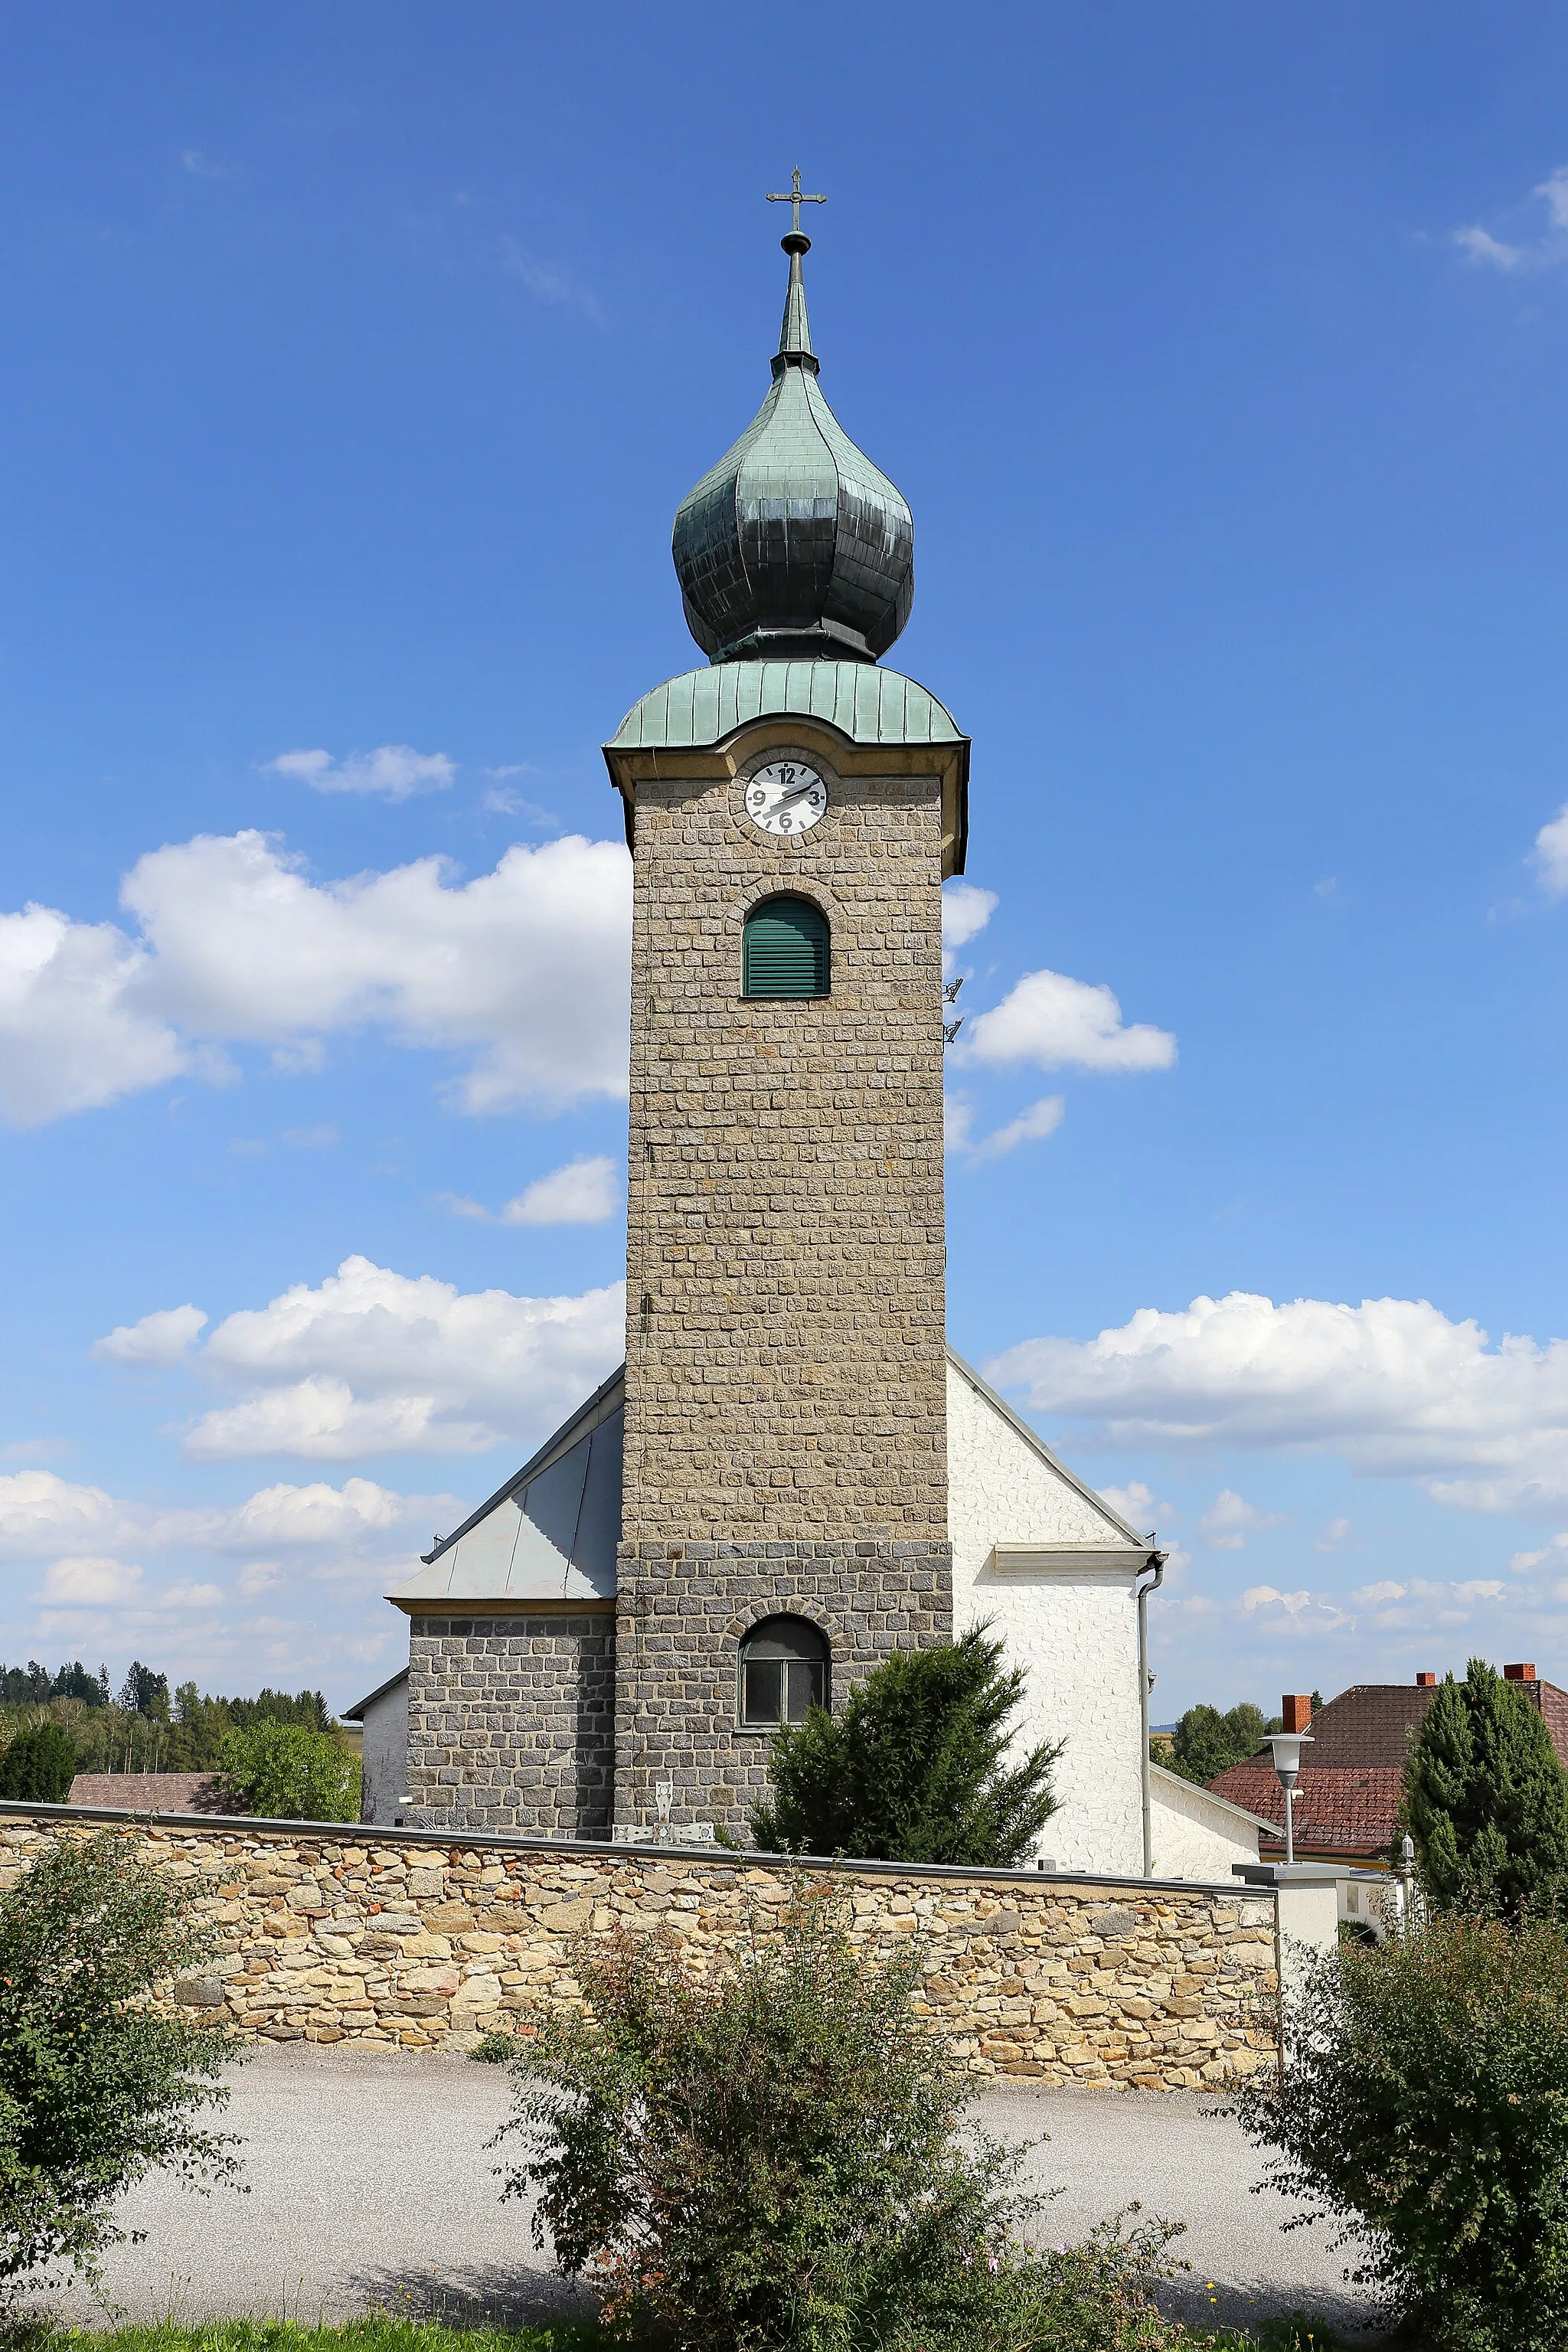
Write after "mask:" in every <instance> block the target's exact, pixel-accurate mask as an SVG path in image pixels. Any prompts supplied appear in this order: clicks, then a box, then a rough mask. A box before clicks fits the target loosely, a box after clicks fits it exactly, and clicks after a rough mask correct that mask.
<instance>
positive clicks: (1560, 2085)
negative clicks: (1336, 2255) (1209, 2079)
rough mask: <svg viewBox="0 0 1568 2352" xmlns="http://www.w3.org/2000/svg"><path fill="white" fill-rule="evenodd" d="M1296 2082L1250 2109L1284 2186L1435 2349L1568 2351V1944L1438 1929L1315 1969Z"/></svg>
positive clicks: (1290, 2067) (1298, 2045) (1246, 2105)
mask: <svg viewBox="0 0 1568 2352" xmlns="http://www.w3.org/2000/svg"><path fill="white" fill-rule="evenodd" d="M1284 2051H1285V2055H1284V2059H1283V2062H1282V2064H1281V2066H1280V2068H1279V2070H1278V2071H1276V2070H1275V2069H1273V2068H1269V2067H1265V2068H1260V2069H1259V2071H1258V2074H1255V2075H1253V2076H1252V2077H1251V2078H1250V2079H1249V2081H1248V2082H1247V2084H1245V2085H1244V2086H1243V2088H1242V2090H1241V2091H1240V2093H1239V2094H1238V2095H1237V2112H1238V2114H1239V2116H1240V2117H1241V2121H1242V2124H1243V2126H1244V2127H1245V2128H1246V2130H1247V2132H1248V2133H1249V2134H1250V2135H1251V2137H1253V2138H1254V2139H1256V2140H1258V2141H1259V2142H1260V2143H1262V2144H1263V2145H1264V2146H1265V2147H1270V2148H1272V2149H1273V2150H1274V2151H1275V2154H1274V2155H1273V2157H1272V2158H1271V2159H1270V2162H1269V2166H1268V2177H1269V2179H1270V2180H1271V2181H1272V2182H1273V2183H1274V2184H1275V2185H1276V2186H1278V2187H1279V2188H1281V2189H1285V2190H1287V2191H1288V2192H1289V2193H1291V2194H1293V2195H1298V2196H1301V2197H1304V2198H1306V2199H1307V2200H1309V2201H1310V2204H1311V2205H1312V2206H1313V2208H1314V2210H1316V2211H1317V2213H1318V2214H1319V2215H1320V2216H1327V2217H1330V2218H1331V2219H1332V2220H1333V2221H1337V2222H1338V2223H1339V2224H1340V2237H1339V2239H1338V2240H1337V2241H1336V2242H1344V2241H1345V2239H1347V2238H1349V2237H1354V2236H1359V2237H1362V2238H1363V2239H1364V2240H1365V2242H1366V2243H1367V2245H1368V2246H1369V2248H1370V2253H1369V2255H1368V2257H1367V2260H1366V2263H1365V2265H1364V2267H1363V2269H1362V2270H1360V2271H1358V2272H1357V2273H1354V2275H1355V2276H1356V2277H1358V2278H1359V2279H1361V2280H1362V2281H1363V2282H1364V2283H1366V2284H1371V2285H1373V2287H1374V2288H1376V2289H1377V2290H1378V2291H1379V2293H1380V2294H1382V2296H1383V2297H1384V2301H1385V2302H1386V2303H1387V2304H1388V2305H1389V2306H1390V2308H1391V2311H1392V2314H1393V2315H1394V2316H1395V2317H1396V2318H1398V2319H1400V2320H1402V2321H1405V2322H1406V2323H1409V2324H1411V2325H1413V2326H1418V2327H1423V2328H1425V2330H1426V2339H1425V2340H1427V2341H1429V2342H1430V2343H1432V2344H1434V2345H1436V2346H1444V2347H1450V2346H1451V2347H1456V2348H1457V2347H1465V2348H1466V2352H1562V2347H1563V2345H1564V2344H1565V2343H1568V1932H1565V1931H1564V1929H1563V1927H1561V1926H1560V1925H1559V1924H1558V1923H1557V1922H1556V1921H1555V1920H1551V1919H1544V1920H1542V1919H1535V1920H1527V1921H1525V1922H1524V1923H1523V1924H1521V1925H1513V1924H1510V1922H1508V1921H1507V1920H1504V1919H1498V1918H1493V1919H1473V1918H1464V1917H1461V1916H1456V1915H1452V1914H1437V1915H1435V1916H1433V1917H1432V1918H1431V1919H1430V1920H1429V1921H1428V1922H1427V1923H1426V1925H1425V1926H1424V1927H1417V1928H1416V1929H1415V1931H1414V1932H1413V1933H1412V1934H1411V1936H1410V1937H1409V1938H1408V1939H1407V1940H1405V1941H1400V1940H1398V1939H1392V1938H1391V1939H1390V1941H1389V1942H1387V1943H1385V1944H1384V1946H1383V1947H1382V1948H1381V1949H1380V1950H1377V1951H1370V1950H1364V1949H1357V1948H1353V1947H1346V1948H1342V1949H1341V1950H1340V1951H1338V1952H1337V1953H1325V1954H1323V1955H1321V1957H1319V1958H1316V1959H1315V1960H1314V1961H1313V1962H1312V1963H1311V1964H1310V1968H1309V1969H1308V1972H1307V1975H1306V1978H1305V1979H1304V1984H1303V1988H1302V1990H1300V1992H1299V1993H1297V1994H1296V1995H1295V1996H1293V1997H1292V1998H1291V2000H1289V2003H1288V2004H1287V2014H1286V2021H1285V2042H1284Z"/></svg>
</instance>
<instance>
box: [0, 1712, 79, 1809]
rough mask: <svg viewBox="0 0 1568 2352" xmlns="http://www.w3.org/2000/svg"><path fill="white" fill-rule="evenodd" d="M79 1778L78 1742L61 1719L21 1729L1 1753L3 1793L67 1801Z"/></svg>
mask: <svg viewBox="0 0 1568 2352" xmlns="http://www.w3.org/2000/svg"><path fill="white" fill-rule="evenodd" d="M75 1779H76V1743H75V1741H74V1740H73V1739H72V1738H71V1736H70V1734H69V1732H68V1731H65V1730H63V1729H62V1728H61V1727H60V1726H59V1725H58V1723H37V1724H35V1725H34V1726H33V1727H32V1729H31V1730H29V1731H19V1732H18V1733H17V1734H16V1738H15V1739H13V1741H12V1742H11V1745H10V1746H9V1748H6V1750H5V1755H4V1756H0V1797H12V1798H27V1797H30V1798H31V1799H32V1800H33V1801H34V1802H35V1804H40V1805H63V1804H64V1803H65V1801H66V1799H67V1798H68V1796H69V1795H70V1792H71V1782H72V1781H73V1780H75Z"/></svg>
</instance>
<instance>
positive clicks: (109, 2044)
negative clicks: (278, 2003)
mask: <svg viewBox="0 0 1568 2352" xmlns="http://www.w3.org/2000/svg"><path fill="white" fill-rule="evenodd" d="M210 1950H211V1938H210V1935H209V1933H208V1931H206V1930H205V1929H203V1928H200V1927H197V1926H196V1925H195V1924H194V1923H193V1922H192V1920H191V1918H190V1916H189V1913H188V1909H187V1905H186V1898H185V1897H184V1895H182V1894H181V1893H180V1892H179V1890H178V1889H176V1888H174V1887H173V1886H170V1885H166V1884H165V1883H164V1881H163V1880H162V1879H160V1878H158V1877H156V1876H155V1875H154V1874H153V1872H152V1871H150V1870H149V1869H148V1868H147V1867H146V1865H145V1864H143V1863H142V1862H140V1861H139V1860H138V1859H137V1858H136V1856H135V1855H134V1854H133V1853H132V1852H131V1851H130V1850H129V1848H128V1847H127V1846H126V1845H125V1844H124V1843H122V1842H121V1840H120V1839H118V1838H116V1837H115V1836H113V1835H112V1834H107V1835H104V1836H102V1837H96V1838H89V1839H87V1840H85V1841H81V1842H77V1841H74V1840H73V1841H72V1842H70V1843H62V1844H59V1845H57V1846H54V1847H52V1848H50V1849H49V1850H47V1852H45V1853H42V1854H41V1855H40V1856H39V1857H38V1859H37V1861H36V1862H35V1863H34V1864H32V1865H31V1867H30V1868H29V1869H28V1870H27V1871H26V1874H25V1875H24V1876H23V1877H22V1878H21V1879H20V1880H18V1882H17V1884H16V1885H15V1886H14V1887H12V1888H11V1889H10V1890H9V1891H8V1892H7V1893H6V1894H5V1895H0V2278H9V2279H17V2278H20V2277H21V2276H22V2275H23V2274H25V2273H30V2272H37V2271H40V2270H47V2269H48V2268H49V2267H51V2266H52V2265H55V2264H58V2263H69V2264H71V2265H73V2266H74V2267H75V2268H76V2269H77V2270H79V2271H84V2272H86V2273H88V2275H89V2277H91V2276H96V2275H97V2273H98V2269H99V2258H100V2254H101V2253H102V2252H103V2251H104V2250H105V2249H106V2248H107V2247H109V2246H112V2245H118V2244H121V2243H122V2242H124V2240H125V2238H126V2235H127V2232H126V2231H124V2230H123V2229H122V2228H121V2226H120V2224H119V2223H118V2222H117V2221H114V2220H113V2219H112V2218H111V2215H110V2207H111V2205H112V2202H113V2200H115V2199H116V2198H117V2197H119V2196H120V2194H121V2191H122V2190H123V2189H128V2188H129V2187H130V2186H131V2184H132V2181H135V2180H139V2179H142V2175H143V2174H144V2173H147V2172H150V2171H152V2170H153V2168H155V2167H160V2166H172V2167H173V2168H174V2170H175V2171H177V2172H178V2173H179V2174H180V2175H181V2176H182V2177H183V2178H184V2179H186V2180H187V2181H190V2182H192V2183H193V2184H195V2185H202V2184H205V2183H208V2182H211V2181H213V2180H221V2179H232V2178H233V2177H234V2175H235V2174H236V2172H237V2165H236V2162H235V2159H234V2158H233V2157H231V2156H230V2155H229V2154H228V2153H227V2151H228V2148H229V2147H230V2146H231V2145H232V2144H233V2143H232V2142H231V2141H230V2140H228V2139H226V2138H225V2137H222V2136H221V2135H219V2134H216V2133H214V2132H210V2131H206V2130H203V2129H201V2128H200V2127H199V2126H198V2125H197V2124H196V2122H195V2116H197V2114H198V2113H199V2111H200V2110H201V2109H203V2108H205V2107H212V2106H216V2105H221V2104H222V2103H223V2102H224V2101H225V2100H226V2098H227V2096H228V2094H227V2092H226V2090H225V2089H223V2088H222V2086H221V2085H220V2084H218V2083H217V2082H216V2079H215V2078H216V2075H217V2074H219V2072H220V2071H221V2069H222V2067H223V2065H224V2063H225V2062H226V2059H227V2058H228V2057H229V2056H230V2055H231V2053H232V2051H233V2046H234V2045H233V2042H232V2039H231V2037H230V2036H229V2034H228V2033H227V2032H226V2029H225V2028H224V2027H222V2026H221V2025H216V2024H213V2023H203V2022H200V2021H194V2020H193V2019H192V2017H191V2015H190V2013H189V2011H184V2010H180V2011H175V2012H174V2014H171V2015H165V2014H163V2013H160V2012H159V2011H156V2010H153V2009H151V2008H149V2007H147V2006H146V2005H145V2004H146V1997H147V1995H148V1993H149V1992H151V1991H152V1990H154V1989H158V1988H161V1989H163V1990H167V1988H168V1987H169V1984H170V1982H171V1980H172V1979H176V1978H178V1977H180V1976H183V1975H185V1974H186V1973H188V1972H189V1971H190V1970H191V1969H193V1968H196V1967H199V1966H200V1964H201V1963H202V1961H203V1960H204V1959H205V1958H207V1957H208V1956H209V1953H210ZM133 2234H137V2235H139V2234H141V2233H140V2232H136V2233H133Z"/></svg>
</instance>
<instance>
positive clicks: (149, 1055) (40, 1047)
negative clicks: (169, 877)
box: [0, 907, 191, 1127]
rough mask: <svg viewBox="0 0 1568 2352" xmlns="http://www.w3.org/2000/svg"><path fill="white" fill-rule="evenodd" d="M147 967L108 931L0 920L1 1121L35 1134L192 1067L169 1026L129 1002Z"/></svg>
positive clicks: (34, 911)
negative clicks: (67, 1115) (61, 1119)
mask: <svg viewBox="0 0 1568 2352" xmlns="http://www.w3.org/2000/svg"><path fill="white" fill-rule="evenodd" d="M149 961H150V958H149V956H148V954H147V951H146V950H145V948H142V947H138V946H136V945H135V944H133V943H132V941H131V940H128V939H127V938H126V937H125V934H124V933H123V932H122V931H121V930H118V929H116V928H115V926H114V925H113V924H112V923H73V922H71V921H70V920H69V919H68V917H67V916H65V915H61V914H58V913H56V911H55V910H54V908H51V907H27V908H25V909H24V910H23V912H22V913H21V914H19V915H0V1118H5V1121H6V1123H7V1124H8V1125H10V1126H12V1127H37V1126H39V1125H41V1124H42V1122H43V1121H44V1120H46V1119H50V1118H59V1117H61V1115H62V1114H63V1113H65V1112H67V1111H77V1110H94V1109H97V1108H99V1106H100V1105H101V1104H103V1103H108V1102H113V1101H115V1100H116V1099H117V1097H120V1096H121V1095H129V1094H135V1093H137V1092H138V1091H139V1090H140V1089H141V1088H142V1087H155V1086H161V1085H162V1084H163V1081H164V1079H166V1078H172V1077H175V1076H178V1075H179V1073H180V1072H181V1071H182V1070H185V1069H188V1068H189V1067H190V1066H191V1052H190V1047H189V1045H187V1044H186V1042H185V1041H184V1039H182V1038H181V1036H180V1035H179V1034H178V1032H177V1031H176V1030H175V1029H174V1026H173V1025H172V1024H171V1023H169V1022H168V1021H165V1020H162V1019H159V1018H157V1017H155V1016H153V1015H151V1014H149V1013H146V1012H144V1011H142V1009H140V1008H139V1007H138V1005H137V1003H135V991H136V987H137V984H138V982H140V981H141V980H142V978H143V977H144V976H145V973H146V970H147V966H148V963H149Z"/></svg>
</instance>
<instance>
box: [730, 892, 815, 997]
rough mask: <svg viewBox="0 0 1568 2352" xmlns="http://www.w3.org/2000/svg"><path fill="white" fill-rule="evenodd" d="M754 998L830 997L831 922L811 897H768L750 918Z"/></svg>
mask: <svg viewBox="0 0 1568 2352" xmlns="http://www.w3.org/2000/svg"><path fill="white" fill-rule="evenodd" d="M742 964H743V977H742V987H743V989H744V992H745V993H746V994H747V995H748V996H826V994H827V965H828V933H827V918H826V915H825V914H824V913H823V911H822V909H821V908H820V907H814V906H813V905H812V903H811V900H810V899H809V898H764V899H763V902H762V904H761V906H758V907H753V908H752V911H751V913H750V914H749V915H748V916H747V918H746V929H745V942H744V947H743V950H742Z"/></svg>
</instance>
